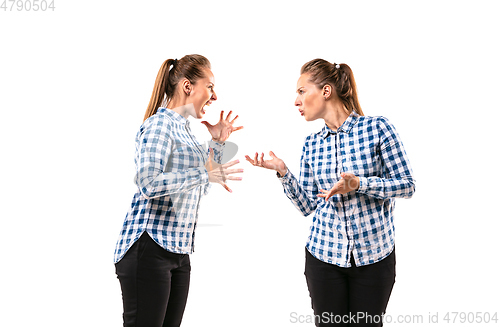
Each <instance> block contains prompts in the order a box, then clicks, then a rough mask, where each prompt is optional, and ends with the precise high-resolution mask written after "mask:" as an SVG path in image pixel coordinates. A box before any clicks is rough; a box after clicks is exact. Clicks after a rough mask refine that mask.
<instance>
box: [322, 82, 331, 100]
mask: <svg viewBox="0 0 500 327" xmlns="http://www.w3.org/2000/svg"><path fill="white" fill-rule="evenodd" d="M321 95H322V96H323V98H324V99H325V100H328V99H329V98H330V96H331V95H332V86H331V85H329V84H326V85H325V86H323V90H322V93H321Z"/></svg>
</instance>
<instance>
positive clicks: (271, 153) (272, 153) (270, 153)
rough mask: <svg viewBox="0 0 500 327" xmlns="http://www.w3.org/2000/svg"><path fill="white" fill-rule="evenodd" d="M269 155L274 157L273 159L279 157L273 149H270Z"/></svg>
mask: <svg viewBox="0 0 500 327" xmlns="http://www.w3.org/2000/svg"><path fill="white" fill-rule="evenodd" d="M269 155H270V156H271V157H272V158H273V159H277V158H278V157H276V155H275V154H274V152H273V151H269Z"/></svg>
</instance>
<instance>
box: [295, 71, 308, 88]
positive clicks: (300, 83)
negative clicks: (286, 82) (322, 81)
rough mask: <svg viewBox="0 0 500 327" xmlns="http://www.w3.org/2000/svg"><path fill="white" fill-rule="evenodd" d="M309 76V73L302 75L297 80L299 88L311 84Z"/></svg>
mask: <svg viewBox="0 0 500 327" xmlns="http://www.w3.org/2000/svg"><path fill="white" fill-rule="evenodd" d="M309 76H310V75H309V74H308V73H305V74H302V75H300V77H299V80H298V81H297V89H299V88H301V87H304V86H310V85H311V82H309Z"/></svg>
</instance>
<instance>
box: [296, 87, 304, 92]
mask: <svg viewBox="0 0 500 327" xmlns="http://www.w3.org/2000/svg"><path fill="white" fill-rule="evenodd" d="M303 88H304V87H303V86H301V87H299V88H298V89H297V91H295V92H299V91H300V89H303Z"/></svg>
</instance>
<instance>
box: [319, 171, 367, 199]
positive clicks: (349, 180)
mask: <svg viewBox="0 0 500 327" xmlns="http://www.w3.org/2000/svg"><path fill="white" fill-rule="evenodd" d="M341 176H342V178H341V179H340V180H339V181H338V182H337V183H335V185H333V187H332V189H331V190H329V191H328V190H323V189H321V190H319V191H320V192H321V193H320V194H318V197H320V198H325V201H328V199H329V198H330V197H331V196H332V195H335V194H346V193H349V192H352V191H355V190H357V189H358V188H359V177H357V176H356V175H354V174H351V173H342V175H341Z"/></svg>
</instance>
